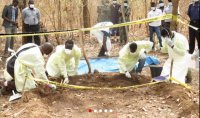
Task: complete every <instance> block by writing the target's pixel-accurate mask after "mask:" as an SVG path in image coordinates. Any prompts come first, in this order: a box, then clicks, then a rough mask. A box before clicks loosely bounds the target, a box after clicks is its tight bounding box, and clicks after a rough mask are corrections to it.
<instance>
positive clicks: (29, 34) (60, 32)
mask: <svg viewBox="0 0 200 118" xmlns="http://www.w3.org/2000/svg"><path fill="white" fill-rule="evenodd" d="M172 16H173V15H172V14H167V15H162V16H159V17H154V18H147V19H142V20H137V21H131V22H126V23H121V24H115V25H112V26H103V27H96V28H82V29H80V30H79V29H75V30H63V31H49V32H39V33H16V34H0V37H18V36H36V35H49V34H63V33H72V32H79V31H90V30H98V29H104V28H114V27H123V26H128V25H135V24H141V23H148V22H153V21H159V20H164V19H169V18H172V19H173V20H177V21H178V22H180V23H182V24H184V25H187V26H189V27H191V28H193V29H195V30H197V31H199V28H196V27H194V26H191V25H189V24H187V23H184V22H183V21H181V20H180V19H178V16H173V17H172Z"/></svg>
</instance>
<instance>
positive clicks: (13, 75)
mask: <svg viewBox="0 0 200 118" xmlns="http://www.w3.org/2000/svg"><path fill="white" fill-rule="evenodd" d="M52 51H53V46H52V45H51V44H50V43H44V44H43V45H42V46H37V45H36V44H33V43H28V44H25V45H23V46H21V47H20V48H19V49H18V51H17V52H16V53H14V54H12V56H11V57H9V58H8V59H7V62H6V69H5V71H4V77H5V79H4V80H3V81H2V83H1V85H3V87H4V92H5V91H6V90H7V89H6V88H9V89H10V90H15V89H16V90H17V91H18V92H22V89H23V85H24V80H25V78H26V76H28V77H33V76H32V72H31V70H30V69H31V68H33V69H34V72H35V75H36V77H37V78H38V79H43V80H46V81H48V78H47V76H46V74H45V69H44V65H45V60H44V58H46V57H48V55H49V54H50V53H51V52H52ZM35 84H36V83H35V81H34V80H30V79H27V81H26V85H25V88H24V90H25V91H29V90H31V89H34V88H35V87H36V86H35ZM47 86H48V85H47ZM49 87H51V88H52V89H56V86H55V85H50V86H49Z"/></svg>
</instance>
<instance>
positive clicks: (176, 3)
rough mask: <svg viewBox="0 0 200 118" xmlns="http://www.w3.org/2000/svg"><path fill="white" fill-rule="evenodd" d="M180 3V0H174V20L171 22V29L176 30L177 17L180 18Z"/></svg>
mask: <svg viewBox="0 0 200 118" xmlns="http://www.w3.org/2000/svg"><path fill="white" fill-rule="evenodd" d="M178 3H179V0H172V4H173V12H172V15H173V16H172V21H171V24H170V30H171V31H175V30H176V25H177V18H178Z"/></svg>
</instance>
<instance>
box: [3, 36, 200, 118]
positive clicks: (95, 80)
mask: <svg viewBox="0 0 200 118" xmlns="http://www.w3.org/2000/svg"><path fill="white" fill-rule="evenodd" d="M146 40H148V38H147V39H146ZM50 41H53V39H52V40H50ZM74 41H75V44H77V45H78V46H79V47H80V44H79V40H78V39H75V40H74ZM84 43H85V51H86V54H87V56H88V57H89V58H96V57H97V55H98V52H99V50H100V46H99V44H98V42H97V40H94V39H90V40H89V39H86V40H85V42H84ZM55 45H56V44H55ZM122 47H123V46H122V45H119V44H118V43H113V49H112V51H111V55H112V56H116V57H117V56H118V52H119V50H120V49H121V48H122ZM17 48H18V47H16V49H17ZM1 50H3V49H1ZM148 55H150V56H154V57H156V58H158V59H159V60H160V64H159V65H158V66H163V64H164V62H165V60H166V59H167V57H168V56H167V55H165V54H161V53H160V52H159V51H156V52H150V53H149V54H148ZM82 58H83V56H82ZM4 63H5V59H3V62H1V66H2V68H3V67H4ZM191 71H192V77H193V81H192V82H191V83H189V84H188V85H189V86H191V87H192V90H188V89H186V88H184V87H183V86H181V85H178V84H171V83H160V84H156V85H151V86H144V87H140V88H136V89H130V90H79V89H69V88H60V87H58V88H57V90H56V91H52V90H51V89H50V88H47V87H45V86H44V85H42V84H40V83H39V84H38V87H37V88H36V89H34V90H31V91H29V92H26V93H25V94H26V96H27V97H28V99H29V101H28V102H27V103H21V99H19V100H16V101H12V102H8V99H9V97H10V96H11V95H12V94H11V93H10V95H1V98H0V110H1V111H0V117H13V116H14V115H15V116H16V117H18V118H36V117H38V118H59V117H60V118H182V117H184V118H198V117H199V68H197V69H191ZM69 79H70V83H69V84H72V85H81V86H93V87H111V88H113V87H119V86H120V87H126V86H132V85H138V84H144V83H149V82H151V81H152V78H151V73H150V68H149V67H145V68H144V69H143V71H142V75H141V76H135V75H134V76H133V78H132V79H127V78H126V77H125V76H124V75H121V74H119V73H118V72H114V73H97V74H86V75H78V76H74V77H70V78H69ZM54 81H58V82H60V80H59V79H57V80H54ZM89 109H91V110H93V111H92V112H89ZM100 109H101V110H103V112H99V110H100ZM105 109H107V110H108V112H104V110H105ZM110 109H112V110H113V111H112V112H110V111H109V110H110ZM94 110H98V111H97V112H96V113H95V112H94ZM20 111H21V112H20ZM19 112H20V113H19ZM17 113H19V114H17Z"/></svg>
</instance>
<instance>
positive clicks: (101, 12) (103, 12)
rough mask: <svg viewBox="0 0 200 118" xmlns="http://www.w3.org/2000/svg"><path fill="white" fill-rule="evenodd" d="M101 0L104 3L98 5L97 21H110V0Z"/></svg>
mask: <svg viewBox="0 0 200 118" xmlns="http://www.w3.org/2000/svg"><path fill="white" fill-rule="evenodd" d="M104 1H105V0H101V2H102V5H101V6H98V7H97V13H98V18H97V22H98V23H99V22H105V21H110V8H109V6H108V5H109V1H108V0H106V2H104Z"/></svg>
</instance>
